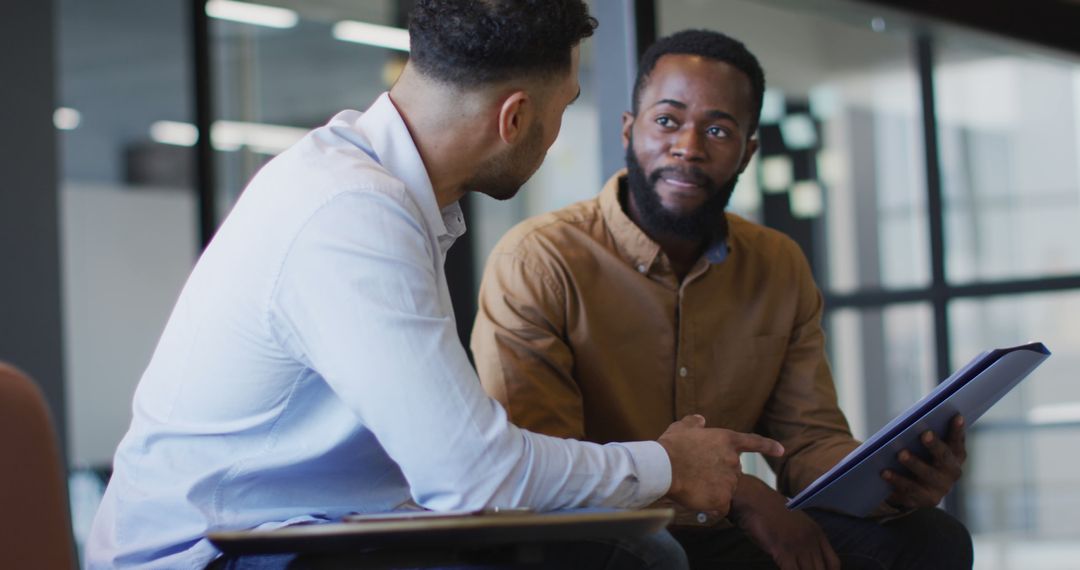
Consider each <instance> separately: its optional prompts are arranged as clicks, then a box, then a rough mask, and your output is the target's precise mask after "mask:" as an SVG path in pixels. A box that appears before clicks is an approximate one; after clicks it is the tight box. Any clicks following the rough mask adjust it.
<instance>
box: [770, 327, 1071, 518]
mask: <svg viewBox="0 0 1080 570" xmlns="http://www.w3.org/2000/svg"><path fill="white" fill-rule="evenodd" d="M1049 357H1050V351H1049V350H1047V348H1046V346H1045V345H1044V344H1043V343H1041V342H1033V343H1030V344H1024V345H1020V346H1013V347H1008V348H996V349H993V350H988V351H986V352H983V353H982V354H980V355H979V356H976V357H975V358H974V359H972V360H971V362H968V363H967V364H966V365H965V366H964V367H963V368H961V369H959V370H957V371H956V372H955V373H954V374H953V375H952V376H949V377H948V378H946V379H945V380H944V381H943V382H941V384H939V385H938V386H937V388H935V389H934V390H933V391H932V392H930V393H929V394H927V395H926V397H924V398H923V399H921V400H919V401H918V402H916V403H915V404H914V405H912V406H911V407H910V408H908V409H907V410H906V411H905V412H904V413H902V414H900V415H899V416H897V417H896V418H895V419H893V420H892V421H891V422H889V424H888V425H886V426H885V427H883V428H881V429H880V430H878V432H877V433H875V434H874V435H872V436H870V437H869V438H868V439H867V440H866V441H865V442H863V444H862V445H860V446H859V447H858V448H856V449H855V450H854V451H852V452H851V453H849V454H848V456H847V457H845V458H844V459H842V460H840V462H839V463H837V464H836V466H834V467H833V468H832V469H830V470H829V471H827V472H826V473H825V474H824V475H822V476H821V477H819V478H818V479H817V480H816V481H814V482H813V483H811V484H810V485H809V486H807V487H806V488H805V489H803V491H802V492H801V493H799V494H798V495H796V496H795V497H793V498H792V499H791V500H789V501H788V504H787V507H788V509H792V510H796V509H809V508H825V509H830V510H835V511H840V512H844V513H847V514H850V515H854V516H857V517H864V516H866V515H869V514H870V513H871V512H872V511H873V510H874V509H875V508H877V507H878V506H879V505H880V504H881V503H882V501H884V500H885V498H886V497H888V496H889V494H890V493H891V492H892V486H891V485H889V484H888V483H887V482H886V481H885V480H883V479H882V478H881V472H882V471H883V470H885V469H892V470H894V471H896V472H898V473H902V474H907V473H908V471H907V469H905V468H904V467H903V466H902V465H901V464H900V461H899V460H897V458H896V455H897V454H898V453H900V451H901V450H903V449H907V450H909V451H911V452H912V453H915V454H916V455H918V456H920V457H922V458H923V459H927V458H928V457H929V455H928V452H927V451H926V449H925V448H924V447H923V445H922V443H921V442H920V441H919V436H921V435H922V434H923V433H925V432H926V431H927V430H932V431H933V432H934V433H936V434H940V435H942V437H944V435H943V434H945V433H947V432H948V427H949V422H950V421H952V419H953V417H955V416H956V415H957V414H960V415H962V416H964V422H965V424H966V425H967V426H968V427H970V426H971V425H972V424H974V423H975V420H977V419H979V417H981V416H982V415H983V414H984V413H986V411H987V410H989V409H990V407H991V406H993V405H994V404H995V403H997V401H998V400H1000V399H1001V397H1002V396H1004V395H1005V394H1007V393H1008V392H1009V391H1010V390H1012V389H1013V387H1015V386H1016V385H1017V384H1019V383H1020V381H1021V380H1023V379H1024V378H1026V377H1027V376H1028V375H1029V374H1031V372H1032V371H1033V370H1035V368H1037V367H1038V366H1039V365H1040V364H1042V363H1043V361H1044V360H1046V359H1047V358H1049Z"/></svg>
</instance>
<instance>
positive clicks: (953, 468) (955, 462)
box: [922, 432, 964, 492]
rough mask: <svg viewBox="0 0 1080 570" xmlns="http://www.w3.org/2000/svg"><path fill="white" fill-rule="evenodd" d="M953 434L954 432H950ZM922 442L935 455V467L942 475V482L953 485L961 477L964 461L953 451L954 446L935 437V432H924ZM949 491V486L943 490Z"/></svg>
mask: <svg viewBox="0 0 1080 570" xmlns="http://www.w3.org/2000/svg"><path fill="white" fill-rule="evenodd" d="M951 436H952V434H950V437H951ZM922 442H923V445H924V446H926V448H927V449H929V450H930V454H931V455H933V456H934V465H933V468H934V469H935V470H937V472H938V474H939V475H940V476H941V477H942V481H941V483H942V484H944V485H947V486H948V487H951V486H952V484H953V483H955V482H956V481H957V480H959V479H960V474H961V472H962V469H963V463H964V462H963V461H962V460H961V459H960V458H959V457H957V455H956V453H954V452H953V448H952V446H950V445H946V444H945V442H943V441H942V440H940V439H938V438H937V437H934V434H933V432H926V433H924V434H923V436H922ZM947 491H948V489H947V488H946V489H944V490H943V492H947Z"/></svg>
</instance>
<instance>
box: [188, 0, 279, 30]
mask: <svg viewBox="0 0 1080 570" xmlns="http://www.w3.org/2000/svg"><path fill="white" fill-rule="evenodd" d="M206 15H207V16H210V17H211V18H218V19H219V20H231V21H233V22H242V23H244V24H252V25H255V26H266V27H268V28H291V27H293V26H295V25H296V23H297V22H298V21H299V19H300V18H299V16H297V15H296V12H295V11H293V10H289V9H287V8H277V7H274V6H264V5H262V4H249V3H247V2H233V1H232V0H209V1H208V2H207V3H206Z"/></svg>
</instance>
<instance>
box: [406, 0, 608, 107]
mask: <svg viewBox="0 0 1080 570" xmlns="http://www.w3.org/2000/svg"><path fill="white" fill-rule="evenodd" d="M596 26H597V22H596V18H593V17H592V16H590V15H589V9H588V7H586V6H585V3H584V2H582V0H417V2H416V4H415V7H414V8H413V10H412V12H411V14H410V18H409V38H410V53H409V57H410V59H411V60H412V63H413V65H415V66H416V68H417V69H418V70H419V71H420V72H421V73H423V74H424V75H427V76H429V77H432V78H434V79H436V80H438V81H442V82H444V83H449V84H451V85H456V86H460V87H470V86H473V85H477V84H484V83H493V82H498V81H504V80H506V79H510V78H513V77H522V76H545V75H551V74H555V73H563V72H565V71H566V70H567V69H569V68H570V52H571V50H572V49H573V47H574V46H575V45H577V44H578V43H580V42H581V40H582V39H584V38H587V37H589V36H591V35H592V33H593V30H595V29H596Z"/></svg>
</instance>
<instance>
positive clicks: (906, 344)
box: [828, 303, 938, 439]
mask: <svg viewBox="0 0 1080 570" xmlns="http://www.w3.org/2000/svg"><path fill="white" fill-rule="evenodd" d="M933 322H934V321H933V312H932V310H931V308H930V306H929V305H927V304H922V303H919V304H907V305H893V306H890V307H886V308H885V309H858V310H857V309H839V310H836V311H833V312H832V313H831V314H830V315H829V319H828V325H829V328H828V334H829V354H830V361H831V363H832V367H833V377H834V378H835V379H836V387H837V392H838V395H839V397H840V405H841V408H842V409H843V410H844V413H845V414H846V415H847V418H848V422H850V423H851V429H852V432H853V433H854V434H855V437H857V438H860V439H862V438H865V437H867V436H869V435H870V434H872V433H874V432H875V431H877V430H878V429H880V428H881V427H882V426H884V425H885V424H886V423H888V422H889V420H891V419H892V418H894V417H895V416H896V415H897V414H899V413H900V412H902V411H904V410H906V409H907V408H908V407H909V406H911V404H913V403H915V402H916V401H918V400H919V398H922V397H923V396H924V395H926V394H927V393H928V392H929V391H930V390H932V389H933V387H934V386H935V385H936V384H937V381H938V379H937V378H935V377H934V358H935V352H934V340H933V330H934V329H933Z"/></svg>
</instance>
